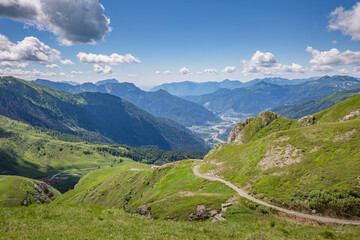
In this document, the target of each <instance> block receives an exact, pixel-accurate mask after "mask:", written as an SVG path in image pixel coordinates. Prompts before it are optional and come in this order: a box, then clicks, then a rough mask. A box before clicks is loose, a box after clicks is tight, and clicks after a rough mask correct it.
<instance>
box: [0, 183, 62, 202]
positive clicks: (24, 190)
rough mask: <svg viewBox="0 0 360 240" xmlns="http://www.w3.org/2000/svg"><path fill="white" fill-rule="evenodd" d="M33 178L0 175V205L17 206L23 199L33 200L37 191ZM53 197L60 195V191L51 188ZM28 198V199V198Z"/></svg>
mask: <svg viewBox="0 0 360 240" xmlns="http://www.w3.org/2000/svg"><path fill="white" fill-rule="evenodd" d="M36 182H38V181H36V180H34V179H29V178H24V177H19V176H0V207H18V206H21V205H22V203H23V202H24V200H27V201H29V200H30V201H31V202H35V200H34V197H33V196H34V194H36V193H37V191H36V189H35V188H34V183H36ZM52 191H53V193H54V198H57V197H59V196H60V192H59V191H57V190H56V189H54V188H52ZM29 198H30V199H29Z"/></svg>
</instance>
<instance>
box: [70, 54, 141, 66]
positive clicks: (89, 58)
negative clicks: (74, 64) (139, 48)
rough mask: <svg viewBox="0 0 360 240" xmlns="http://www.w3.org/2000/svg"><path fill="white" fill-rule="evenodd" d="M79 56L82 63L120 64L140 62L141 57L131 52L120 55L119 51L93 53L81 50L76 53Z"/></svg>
mask: <svg viewBox="0 0 360 240" xmlns="http://www.w3.org/2000/svg"><path fill="white" fill-rule="evenodd" d="M76 56H77V57H78V58H79V61H80V62H82V63H90V64H93V63H97V64H108V65H119V64H122V63H139V62H140V59H138V58H135V57H134V56H133V55H131V54H129V53H128V54H126V55H124V56H123V55H119V54H117V53H113V54H111V55H110V56H109V55H103V54H93V53H83V52H79V53H78V54H77V55H76Z"/></svg>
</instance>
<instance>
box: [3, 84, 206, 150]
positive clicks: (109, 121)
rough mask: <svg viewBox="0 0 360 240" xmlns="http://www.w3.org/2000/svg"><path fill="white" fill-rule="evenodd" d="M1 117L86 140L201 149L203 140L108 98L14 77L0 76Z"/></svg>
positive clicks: (113, 98)
mask: <svg viewBox="0 0 360 240" xmlns="http://www.w3.org/2000/svg"><path fill="white" fill-rule="evenodd" d="M0 114H1V115H4V116H6V117H9V118H12V119H14V120H19V121H22V122H25V123H29V124H31V125H34V126H40V127H46V128H50V129H54V130H59V131H62V132H66V133H72V134H76V135H80V136H81V137H82V138H83V139H86V140H89V141H101V142H107V143H118V144H127V145H130V146H135V147H153V148H160V149H164V150H203V151H206V150H207V147H206V146H205V144H204V141H203V140H202V139H200V138H198V137H196V136H195V135H194V134H193V133H192V132H191V131H189V130H188V129H186V128H185V127H183V126H182V125H180V124H178V123H176V122H173V121H172V120H169V119H162V118H157V117H154V116H153V115H151V114H150V113H148V112H146V111H144V110H141V109H140V108H138V107H136V106H135V105H133V104H131V103H129V102H127V101H125V100H123V99H121V98H119V97H116V96H113V95H110V94H104V93H91V92H84V93H79V94H70V93H66V92H63V91H59V90H55V89H51V88H48V87H45V86H42V85H39V84H36V83H33V82H28V81H24V80H21V79H17V78H14V77H0Z"/></svg>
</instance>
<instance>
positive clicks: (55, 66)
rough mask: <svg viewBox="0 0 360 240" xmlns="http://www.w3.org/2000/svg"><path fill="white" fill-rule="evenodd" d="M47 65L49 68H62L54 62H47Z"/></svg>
mask: <svg viewBox="0 0 360 240" xmlns="http://www.w3.org/2000/svg"><path fill="white" fill-rule="evenodd" d="M45 67H47V68H60V67H59V66H58V65H57V64H55V63H53V64H47V65H45Z"/></svg>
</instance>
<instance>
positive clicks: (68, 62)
mask: <svg viewBox="0 0 360 240" xmlns="http://www.w3.org/2000/svg"><path fill="white" fill-rule="evenodd" d="M60 62H61V64H62V65H74V64H75V63H73V61H71V60H69V59H65V60H60Z"/></svg>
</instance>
